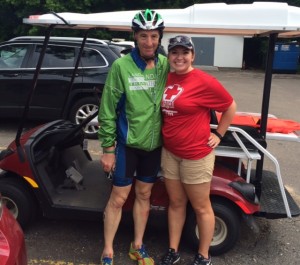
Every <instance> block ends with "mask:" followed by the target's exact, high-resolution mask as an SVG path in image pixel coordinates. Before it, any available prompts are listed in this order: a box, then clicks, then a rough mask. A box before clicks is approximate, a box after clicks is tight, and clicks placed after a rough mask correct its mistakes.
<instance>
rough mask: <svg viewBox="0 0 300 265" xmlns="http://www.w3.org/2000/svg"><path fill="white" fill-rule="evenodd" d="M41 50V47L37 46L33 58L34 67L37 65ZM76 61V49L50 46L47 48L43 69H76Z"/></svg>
mask: <svg viewBox="0 0 300 265" xmlns="http://www.w3.org/2000/svg"><path fill="white" fill-rule="evenodd" d="M41 50H42V46H41V45H37V46H36V48H35V50H34V54H33V57H32V60H33V65H34V66H36V65H37V62H38V58H39V55H40V52H41ZM74 61H75V48H74V47H68V46H54V45H48V46H47V48H46V53H45V56H44V60H43V64H42V68H61V67H74Z"/></svg>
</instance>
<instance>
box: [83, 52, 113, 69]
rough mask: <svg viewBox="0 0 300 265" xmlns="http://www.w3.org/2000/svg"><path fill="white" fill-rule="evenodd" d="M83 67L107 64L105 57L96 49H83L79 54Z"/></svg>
mask: <svg viewBox="0 0 300 265" xmlns="http://www.w3.org/2000/svg"><path fill="white" fill-rule="evenodd" d="M81 63H82V66H83V67H95V66H96V67H104V66H107V64H108V63H107V61H106V60H105V58H104V57H103V56H102V55H101V54H100V53H99V52H98V51H96V50H93V49H84V51H83V53H82V56H81Z"/></svg>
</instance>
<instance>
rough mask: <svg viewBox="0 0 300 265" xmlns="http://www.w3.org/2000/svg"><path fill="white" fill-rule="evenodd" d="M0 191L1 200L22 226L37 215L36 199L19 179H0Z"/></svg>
mask: <svg viewBox="0 0 300 265" xmlns="http://www.w3.org/2000/svg"><path fill="white" fill-rule="evenodd" d="M0 193H1V195H2V201H3V202H4V204H5V205H6V207H7V208H8V210H9V211H10V212H11V213H12V215H13V216H14V217H15V218H16V219H17V221H18V222H19V224H20V225H21V227H22V228H25V227H26V226H27V225H29V223H31V222H32V221H34V220H35V218H36V216H37V204H36V201H35V199H34V197H33V195H32V194H31V193H30V192H29V190H28V189H27V188H26V186H25V185H24V183H22V180H21V179H15V178H3V179H0Z"/></svg>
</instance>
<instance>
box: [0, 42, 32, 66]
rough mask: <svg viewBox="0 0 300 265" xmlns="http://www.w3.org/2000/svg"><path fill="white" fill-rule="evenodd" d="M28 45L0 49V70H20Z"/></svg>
mask: <svg viewBox="0 0 300 265" xmlns="http://www.w3.org/2000/svg"><path fill="white" fill-rule="evenodd" d="M28 49H29V45H26V44H14V45H7V46H3V47H1V48H0V68H2V69H3V68H6V69H7V68H20V67H21V65H22V62H23V60H24V57H25V55H26V52H27V50H28Z"/></svg>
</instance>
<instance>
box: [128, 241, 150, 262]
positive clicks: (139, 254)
mask: <svg viewBox="0 0 300 265" xmlns="http://www.w3.org/2000/svg"><path fill="white" fill-rule="evenodd" d="M128 254H129V257H130V258H131V259H132V260H136V261H137V262H138V265H155V262H154V260H153V259H152V258H151V257H149V255H148V253H147V252H146V250H145V246H144V245H142V247H141V248H140V249H134V248H133V247H132V243H131V244H130V249H129V253H128Z"/></svg>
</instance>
